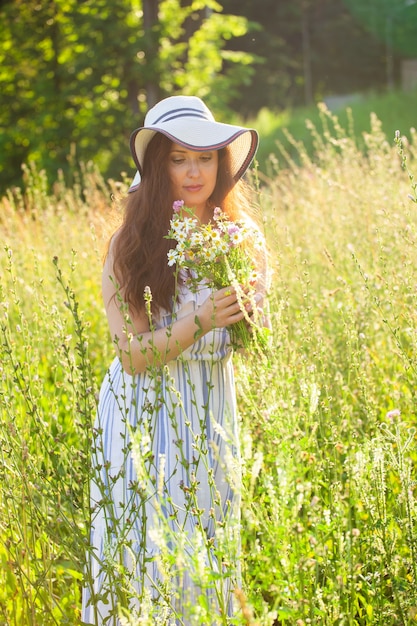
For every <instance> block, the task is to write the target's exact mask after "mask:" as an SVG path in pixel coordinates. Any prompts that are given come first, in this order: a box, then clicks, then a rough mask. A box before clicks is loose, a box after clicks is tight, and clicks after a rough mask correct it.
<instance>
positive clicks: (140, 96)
mask: <svg viewBox="0 0 417 626" xmlns="http://www.w3.org/2000/svg"><path fill="white" fill-rule="evenodd" d="M159 9H160V10H159V21H158V22H156V23H155V24H154V26H153V27H152V28H150V29H147V30H145V27H144V20H143V7H142V2H139V0H138V1H137V2H135V3H132V2H128V1H127V0H115V1H112V2H109V1H108V0H100V1H99V2H92V1H90V0H87V1H86V2H81V3H79V2H75V1H74V0H55V1H54V2H53V3H40V4H39V3H38V2H35V1H34V0H29V1H28V2H24V3H22V2H16V3H13V2H12V3H5V4H3V5H2V6H1V8H0V18H1V22H2V29H1V32H0V105H1V106H0V111H1V112H0V126H1V127H2V133H1V136H0V155H1V157H0V187H2V188H3V189H5V188H6V187H8V186H11V185H15V184H17V185H20V184H21V166H22V163H28V162H30V161H32V160H33V161H36V163H37V164H38V169H45V170H46V171H47V172H48V174H49V175H50V177H51V178H55V177H56V176H57V172H58V171H61V170H62V171H63V172H64V173H65V175H66V176H68V177H69V176H71V174H72V165H73V164H71V163H69V162H68V154H69V153H70V146H73V147H74V148H73V149H74V150H75V146H76V151H77V161H83V162H88V161H90V160H93V161H94V163H95V164H96V165H97V166H98V167H99V168H100V170H101V171H102V172H103V173H104V172H105V173H106V177H111V176H112V177H115V178H117V179H120V176H121V172H122V171H123V170H125V169H126V170H130V169H131V168H132V161H131V157H130V154H129V151H128V140H129V135H130V133H131V132H132V131H133V129H134V128H136V127H138V126H139V125H140V124H141V122H142V119H143V116H144V114H145V112H146V108H147V107H146V93H147V89H148V88H149V85H155V86H156V87H157V90H158V91H159V93H160V96H161V97H162V96H165V95H172V94H173V93H176V92H178V91H179V90H182V91H184V92H185V93H193V94H200V93H202V94H203V95H204V94H208V93H209V92H213V93H214V94H215V96H212V97H211V100H210V98H208V100H209V103H210V102H211V104H216V105H218V106H219V109H220V110H221V111H223V112H224V111H225V110H227V105H228V103H229V102H230V100H231V98H232V97H233V96H234V95H235V93H236V91H235V90H236V88H237V85H238V84H239V83H240V82H241V81H248V80H249V77H250V75H251V68H250V63H251V61H252V60H253V56H252V55H248V54H243V53H235V54H233V55H231V54H230V53H225V52H224V50H223V48H224V46H225V42H226V41H227V40H229V39H230V38H232V37H233V38H234V37H240V36H241V35H242V34H244V33H245V32H246V30H247V22H246V20H245V18H243V17H233V16H231V15H224V14H223V13H221V11H222V7H221V5H219V4H218V3H217V2H214V1H212V2H209V3H207V2H205V3H203V2H197V1H194V2H191V3H190V4H189V5H188V6H186V7H183V6H182V3H181V2H180V1H179V0H163V1H161V3H160V7H159ZM226 61H227V66H228V67H227V68H225V63H226ZM232 66H233V69H234V71H231V67H232ZM220 76H221V77H220ZM220 103H221V107H220ZM68 180H69V182H70V179H69V178H68Z"/></svg>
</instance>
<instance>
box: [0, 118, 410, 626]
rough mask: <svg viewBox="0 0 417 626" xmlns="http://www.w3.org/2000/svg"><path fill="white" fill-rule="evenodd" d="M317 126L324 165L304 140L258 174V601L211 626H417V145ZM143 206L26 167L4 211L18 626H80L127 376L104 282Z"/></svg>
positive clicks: (249, 366) (254, 561)
mask: <svg viewBox="0 0 417 626" xmlns="http://www.w3.org/2000/svg"><path fill="white" fill-rule="evenodd" d="M320 118H321V119H320V123H319V124H318V125H317V126H311V127H310V134H311V142H312V144H313V145H314V159H313V158H312V157H311V156H310V155H309V154H308V153H307V152H306V150H305V148H304V146H303V144H301V143H299V142H297V141H296V140H293V139H291V138H289V141H290V143H291V145H292V152H291V154H289V153H288V151H287V152H286V151H285V149H283V151H280V149H279V147H278V146H277V147H276V150H275V151H274V156H273V157H271V158H270V160H269V164H268V168H267V170H265V171H266V172H267V173H265V171H263V170H262V171H259V172H258V173H257V175H256V176H255V182H256V183H257V185H258V203H259V205H260V207H261V209H262V213H263V217H264V230H265V234H266V237H267V240H268V245H269V249H270V265H271V271H272V289H271V294H270V303H269V304H270V310H271V319H272V325H273V339H272V343H271V346H270V348H269V349H268V350H267V352H266V353H265V354H262V355H261V354H257V355H246V356H244V355H237V357H236V380H237V391H238V402H239V411H240V416H241V445H242V471H243V478H244V486H243V492H242V529H241V542H242V577H243V584H242V589H241V590H239V591H238V592H237V601H238V606H239V609H238V611H237V614H236V617H235V618H234V619H233V621H229V622H227V620H226V619H224V618H223V619H222V618H220V617H217V618H214V617H213V620H212V624H213V625H214V624H223V625H224V626H225V625H226V624H228V623H229V624H231V623H233V624H237V625H242V626H244V625H246V626H248V625H252V626H255V625H257V626H281V625H282V626H307V625H321V626H336V625H337V626H365V625H374V626H400V625H401V626H405V625H409V624H414V623H417V506H416V501H415V497H416V487H417V484H416V474H415V467H416V461H417V451H416V421H417V416H416V388H417V387H416V382H417V356H416V340H417V313H416V311H417V270H416V268H417V187H416V183H415V180H414V176H413V172H414V173H415V174H416V175H417V160H416V157H417V138H416V134H415V131H414V130H410V129H409V128H402V127H401V120H399V121H398V129H399V131H400V134H399V136H398V137H397V139H395V137H394V135H392V136H388V135H385V134H384V132H383V130H382V128H381V123H380V122H379V120H378V118H377V117H376V116H371V119H370V122H369V124H370V125H369V130H368V131H366V132H364V133H363V134H362V136H361V141H360V146H359V145H358V141H357V139H356V138H355V137H354V136H353V135H351V134H350V133H349V132H348V131H345V130H343V129H342V128H341V127H340V125H339V123H338V120H337V118H335V117H333V116H332V115H331V114H329V112H328V111H326V110H325V109H324V108H321V112H320ZM294 154H296V155H297V158H293V155H294ZM125 189H126V186H125V182H121V183H116V182H114V181H103V180H102V179H101V177H100V176H99V174H98V172H97V171H96V170H95V168H94V167H93V166H92V165H88V164H87V165H84V166H82V167H80V168H79V169H78V174H77V176H76V177H75V179H74V184H72V185H71V187H68V186H67V185H65V183H64V181H63V180H62V179H60V178H59V177H58V179H57V181H56V182H53V184H52V183H51V181H46V179H45V176H44V174H43V173H42V172H38V171H36V168H35V167H34V166H31V165H28V166H27V168H26V170H25V186H24V189H23V190H16V189H15V190H10V191H9V193H8V194H7V195H6V196H5V197H3V198H2V199H1V203H0V232H1V235H2V246H1V250H0V268H1V269H0V407H1V414H0V419H1V426H0V444H1V445H0V449H1V461H0V624H1V625H7V626H26V625H30V626H50V625H54V624H68V625H72V626H73V625H74V624H80V601H81V586H82V581H83V575H84V574H83V572H84V555H85V550H86V544H87V540H88V531H89V522H88V520H89V502H88V484H89V478H90V471H89V455H90V452H91V434H92V422H93V420H94V416H95V410H96V401H97V392H98V388H99V385H100V383H101V380H102V378H103V376H104V374H105V371H106V369H107V367H108V365H109V363H110V362H111V360H112V358H113V346H112V344H111V341H110V336H109V333H108V328H107V321H106V318H105V314H104V309H103V305H102V301H101V295H100V280H101V263H102V257H103V254H104V252H105V246H106V241H107V237H108V235H109V233H110V232H111V231H112V229H113V227H114V224H115V222H117V220H118V219H119V209H118V203H117V198H118V197H119V196H120V195H121V194H122V193H123V192H124V191H125ZM84 573H85V572H84ZM85 575H86V576H87V579H88V572H87V574H85ZM217 576H218V574H217ZM213 577H214V574H213ZM122 623H123V624H131V625H133V624H143V625H149V626H150V625H151V624H156V623H157V622H156V621H155V620H154V619H153V618H152V615H151V613H149V615H147V616H146V615H144V616H143V617H142V618H141V619H139V620H138V619H136V620H133V619H130V618H129V615H125V616H124V617H123V618H122ZM161 623H162V622H161ZM197 623H198V622H197V621H196V624H197ZM206 623H207V622H206V621H202V622H201V624H206Z"/></svg>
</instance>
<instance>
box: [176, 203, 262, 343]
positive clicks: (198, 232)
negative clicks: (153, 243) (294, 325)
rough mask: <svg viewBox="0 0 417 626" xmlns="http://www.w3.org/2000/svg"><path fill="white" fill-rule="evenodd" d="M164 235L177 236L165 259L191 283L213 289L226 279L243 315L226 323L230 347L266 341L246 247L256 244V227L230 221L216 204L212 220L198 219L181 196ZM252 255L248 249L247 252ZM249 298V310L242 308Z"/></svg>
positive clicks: (257, 246)
mask: <svg viewBox="0 0 417 626" xmlns="http://www.w3.org/2000/svg"><path fill="white" fill-rule="evenodd" d="M167 238H168V239H174V240H175V241H176V242H177V245H176V247H175V248H172V249H171V250H169V252H168V265H170V266H172V265H176V266H177V268H178V269H186V270H188V274H189V281H190V284H191V288H193V287H194V288H195V289H198V287H199V285H200V284H201V283H202V282H205V283H206V284H208V285H209V286H210V287H212V288H213V289H221V288H222V287H227V286H229V285H231V286H232V287H234V289H235V290H236V294H237V298H238V302H239V304H240V307H241V309H242V311H243V312H244V314H245V317H244V319H243V320H241V321H240V322H237V323H236V324H233V325H232V326H231V327H230V328H229V331H230V337H231V342H232V345H233V346H234V347H237V348H242V347H243V348H248V347H249V346H251V345H253V343H256V344H257V345H260V346H261V347H265V346H266V342H267V335H268V333H269V331H268V329H266V328H264V327H263V325H262V320H261V319H260V317H261V316H260V313H259V311H258V309H257V306H256V301H255V284H256V280H257V272H256V267H255V265H254V261H253V259H251V258H250V255H249V253H248V250H249V249H251V250H255V251H256V250H260V249H261V248H262V247H263V238H262V235H261V234H260V232H259V231H258V230H257V229H256V228H250V227H249V226H247V225H245V224H243V223H240V222H232V221H231V220H229V218H228V216H227V215H226V214H225V213H223V212H222V210H221V209H220V208H218V207H217V208H216V209H214V216H213V222H210V223H208V224H199V222H198V220H197V219H196V218H195V217H193V213H192V211H191V210H190V209H187V208H186V207H184V202H183V201H182V200H177V201H175V202H174V205H173V217H172V219H171V223H170V230H169V232H168V235H167ZM252 256H253V255H252ZM247 304H249V310H250V311H251V314H249V313H248V312H247V309H246V305H247Z"/></svg>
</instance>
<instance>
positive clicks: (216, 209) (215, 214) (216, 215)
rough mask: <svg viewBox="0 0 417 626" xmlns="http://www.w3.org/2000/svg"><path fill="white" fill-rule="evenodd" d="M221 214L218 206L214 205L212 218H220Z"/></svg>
mask: <svg viewBox="0 0 417 626" xmlns="http://www.w3.org/2000/svg"><path fill="white" fill-rule="evenodd" d="M221 216H222V210H221V208H220V207H218V206H216V208H215V209H214V212H213V219H214V220H216V221H217V220H219V219H220V218H221Z"/></svg>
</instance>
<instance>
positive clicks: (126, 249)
mask: <svg viewBox="0 0 417 626" xmlns="http://www.w3.org/2000/svg"><path fill="white" fill-rule="evenodd" d="M171 146H172V142H171V140H170V139H168V138H167V137H166V136H165V135H163V134H162V133H155V135H154V137H153V138H152V140H151V141H150V142H149V145H148V147H147V149H146V158H145V159H144V166H143V173H142V180H141V183H140V185H139V187H138V189H137V190H136V191H134V192H132V193H130V194H128V196H127V198H126V201H125V213H124V220H123V223H122V225H121V227H120V229H119V230H118V232H117V233H116V236H115V238H114V247H113V259H114V272H115V278H116V280H117V283H118V285H119V287H120V289H121V292H122V294H123V298H124V300H125V301H126V302H127V303H128V304H129V306H131V307H132V308H133V309H134V310H135V311H137V312H141V311H143V310H144V308H145V301H144V297H143V294H144V290H145V287H149V288H150V290H151V293H152V311H153V313H154V314H158V312H159V310H160V309H165V310H170V309H171V308H172V303H173V299H174V297H175V290H176V278H175V275H176V271H175V267H169V266H168V262H167V252H168V251H169V250H170V249H171V248H173V247H174V246H175V242H174V241H172V240H169V239H166V238H165V236H166V234H167V232H168V230H169V226H170V219H171V217H172V204H173V202H174V200H180V199H181V198H173V197H172V189H171V182H170V178H169V175H168V159H169V154H170V151H171ZM229 164H230V155H229V150H228V148H227V147H226V148H222V149H221V150H219V160H218V170H217V181H216V187H215V189H214V192H213V194H212V196H211V198H210V199H209V202H210V206H211V207H212V208H213V209H214V207H216V206H219V207H221V208H222V210H223V211H224V212H225V213H227V215H228V216H229V218H230V219H232V220H236V219H244V218H245V217H247V214H248V207H249V203H248V198H247V194H246V193H245V192H244V187H245V185H244V183H243V182H242V181H238V182H237V183H235V181H234V179H233V177H232V175H231V173H230V165H229Z"/></svg>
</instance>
